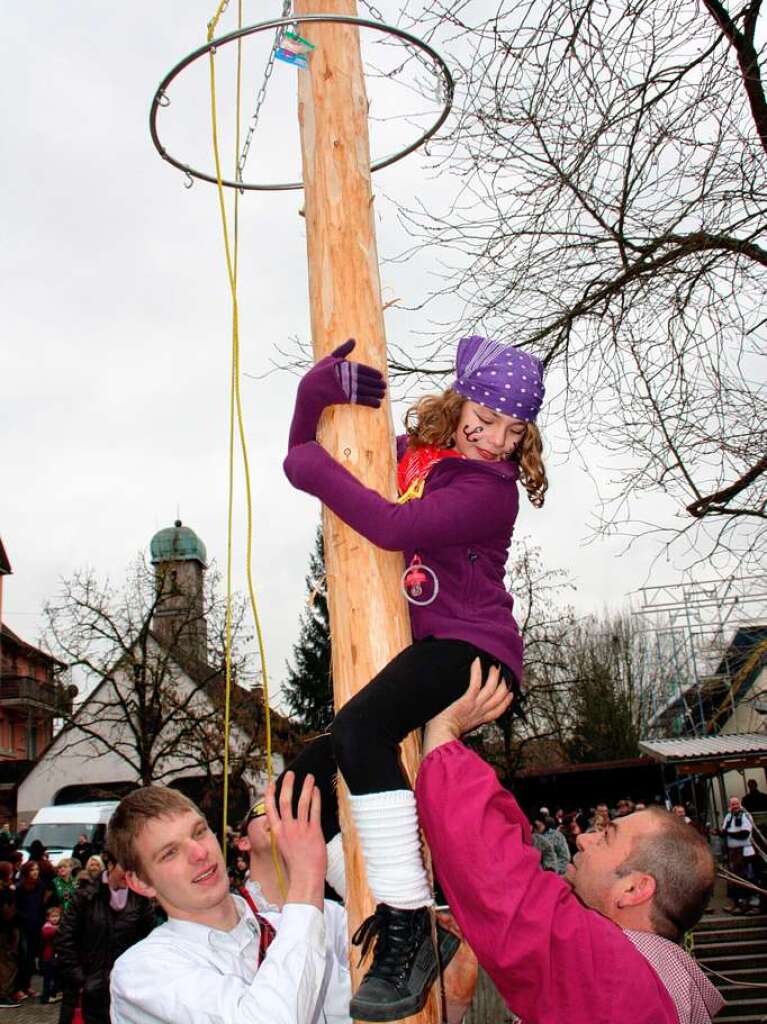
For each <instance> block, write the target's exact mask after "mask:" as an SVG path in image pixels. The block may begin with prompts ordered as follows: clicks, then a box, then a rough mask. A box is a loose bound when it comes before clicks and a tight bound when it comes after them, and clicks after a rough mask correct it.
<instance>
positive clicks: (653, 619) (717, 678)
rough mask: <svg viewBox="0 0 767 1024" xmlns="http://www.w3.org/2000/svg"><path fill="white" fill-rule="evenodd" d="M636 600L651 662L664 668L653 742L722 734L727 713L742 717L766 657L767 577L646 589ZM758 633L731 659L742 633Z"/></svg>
mask: <svg viewBox="0 0 767 1024" xmlns="http://www.w3.org/2000/svg"><path fill="white" fill-rule="evenodd" d="M629 600H630V609H631V617H632V622H633V624H634V627H635V629H636V631H637V633H638V634H639V635H640V636H641V637H642V638H643V639H644V644H645V649H646V655H647V657H649V658H652V659H654V660H655V661H656V663H657V664H658V665H660V666H663V671H662V673H661V674H660V682H659V685H658V686H657V687H656V689H655V691H654V693H653V713H652V716H651V721H650V732H651V735H654V736H662V735H676V736H683V735H694V736H697V735H706V734H708V733H710V732H713V731H717V728H718V726H719V725H720V724H721V721H722V719H723V717H724V715H725V713H726V711H727V710H731V711H734V710H735V707H736V701H737V697H738V690H739V687H740V685H741V683H742V682H743V680H744V679H745V678H746V677H747V676H748V674H749V673H750V672H751V671H752V670H753V668H754V666H755V665H756V664H757V663H758V662H759V661H760V660H761V659H763V658H764V657H765V654H767V575H760V576H731V577H729V578H726V579H712V580H702V581H687V582H683V583H672V584H666V585H664V586H654V587H641V588H640V589H639V590H636V591H634V592H633V593H632V594H631V595H630V597H629ZM759 627H761V628H762V629H763V630H764V633H765V637H764V638H763V639H761V640H760V641H759V642H758V643H755V644H754V645H752V648H753V649H749V650H746V651H745V652H743V656H742V657H738V658H733V657H731V649H732V645H733V642H734V639H735V638H736V637H737V636H739V631H742V630H747V629H749V628H752V629H756V630H758V629H759Z"/></svg>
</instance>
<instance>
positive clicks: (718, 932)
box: [694, 928, 767, 949]
mask: <svg viewBox="0 0 767 1024" xmlns="http://www.w3.org/2000/svg"><path fill="white" fill-rule="evenodd" d="M694 939H695V948H696V949H697V948H698V947H699V946H707V945H710V944H711V943H712V942H718V941H721V940H722V939H724V940H725V941H726V942H728V941H730V940H731V939H732V940H733V941H735V942H745V941H746V939H765V940H767V928H716V929H714V928H712V929H711V930H710V931H707V932H695V934H694Z"/></svg>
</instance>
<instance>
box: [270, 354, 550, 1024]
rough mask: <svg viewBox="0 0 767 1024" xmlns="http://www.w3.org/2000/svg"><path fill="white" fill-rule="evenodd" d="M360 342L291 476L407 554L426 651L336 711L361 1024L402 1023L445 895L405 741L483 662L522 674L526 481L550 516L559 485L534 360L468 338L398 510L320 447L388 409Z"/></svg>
mask: <svg viewBox="0 0 767 1024" xmlns="http://www.w3.org/2000/svg"><path fill="white" fill-rule="evenodd" d="M353 348H354V341H353V340H350V341H347V342H346V343H345V344H344V345H341V346H340V347H339V348H338V349H336V350H335V352H333V354H332V355H330V356H328V357H327V358H325V359H323V360H321V361H320V362H319V363H317V365H316V366H314V367H313V368H312V369H311V370H310V371H309V372H308V373H307V374H306V375H305V377H304V378H303V379H302V381H301V383H300V385H299V388H298V396H297V400H296V408H295V412H294V415H293V421H292V424H291V429H290V439H289V451H288V455H287V458H286V459H285V464H284V465H285V473H286V475H287V477H288V479H289V480H290V482H291V483H292V484H293V485H294V486H295V487H297V488H299V489H300V490H303V491H306V492H308V493H309V494H313V495H314V496H315V497H317V498H319V499H320V500H321V501H323V502H324V503H325V504H326V505H327V506H328V508H330V509H331V510H332V511H333V512H334V513H335V514H336V515H338V516H339V517H340V518H341V519H343V520H344V521H345V522H346V523H347V524H348V525H349V526H351V527H352V528H353V529H355V530H357V532H358V533H361V534H362V535H363V536H364V537H366V538H367V539H368V540H370V541H372V543H374V544H377V545H378V546H379V547H381V548H385V549H388V550H395V551H403V552H404V553H405V558H406V562H407V564H408V569H407V570H406V572H405V575H404V577H403V589H404V591H405V594H406V596H407V597H408V600H409V602H410V618H411V625H412V631H413V638H414V639H413V643H412V644H411V645H410V646H409V647H407V648H406V649H405V650H404V651H402V652H401V653H400V654H399V655H397V657H396V658H394V659H393V660H392V661H391V662H390V663H389V664H388V665H387V666H386V667H385V668H384V669H383V670H382V671H381V672H380V673H379V674H378V675H377V676H376V677H375V678H374V679H373V680H371V681H370V682H369V683H368V684H367V685H366V686H365V687H364V688H363V689H362V690H360V691H359V692H358V693H357V694H356V695H355V696H354V697H353V698H352V699H351V700H349V701H348V702H347V703H346V704H345V705H344V707H343V708H341V710H340V711H339V712H338V714H337V715H336V718H335V720H334V722H333V725H332V727H331V731H330V735H331V744H332V749H333V753H334V755H335V758H336V761H337V764H338V768H339V770H340V771H341V774H342V775H343V777H344V780H345V781H346V784H347V786H348V788H349V793H350V804H351V811H352V815H353V818H354V824H355V827H356V829H357V832H358V835H359V838H360V843H361V847H362V852H363V855H364V858H365V865H366V869H367V877H368V884H369V886H370V889H371V892H372V893H373V896H374V898H375V901H376V911H375V914H374V915H373V916H372V917H370V918H368V919H367V921H365V922H364V923H363V925H362V926H361V928H360V929H359V931H358V932H357V935H355V937H354V939H355V941H356V942H357V943H358V944H362V946H363V953H364V951H365V949H366V948H367V946H368V945H369V944H370V943H371V942H373V941H374V940H375V950H374V956H373V964H372V966H371V968H370V970H369V971H368V973H367V974H366V975H365V977H364V978H363V980H362V983H361V984H360V987H359V989H358V991H357V993H356V994H355V996H354V998H353V999H352V1003H351V1007H350V1013H351V1016H352V1017H353V1018H356V1019H359V1020H371V1021H388V1020H399V1019H401V1018H403V1017H407V1016H410V1015H411V1014H414V1013H417V1012H418V1011H419V1010H420V1009H421V1008H422V1007H423V1005H424V1003H425V1001H426V996H427V993H428V989H429V986H430V985H431V984H432V982H433V980H434V978H435V976H436V973H437V966H436V954H435V950H434V947H433V943H432V939H431V924H430V918H429V907H430V906H431V905H432V903H433V899H432V893H431V887H430V885H429V879H428V876H427V874H426V871H425V868H424V865H423V860H422V857H421V850H420V836H419V831H418V820H417V816H416V807H415V799H414V796H413V793H412V790H411V789H410V786H409V784H408V781H407V779H406V778H405V776H404V775H403V773H402V769H401V767H400V764H399V758H398V750H399V744H400V742H401V741H402V740H403V739H404V738H405V736H407V734H408V733H409V732H411V731H412V730H413V729H417V728H419V727H421V726H423V725H424V724H425V723H426V722H427V721H428V720H429V719H430V718H432V717H433V716H434V715H436V714H438V713H439V712H440V711H442V710H443V709H444V708H445V707H447V706H448V704H451V703H452V702H453V701H454V700H456V699H457V698H458V697H459V696H460V695H461V694H462V693H464V691H465V690H466V687H467V685H468V679H469V670H470V667H471V664H472V662H473V661H474V660H475V659H477V658H478V659H479V660H480V662H481V664H482V667H483V670H485V671H487V670H488V669H489V668H490V667H491V665H493V664H499V665H500V666H501V670H502V673H503V675H504V678H505V679H506V681H507V684H508V685H509V687H510V688H511V689H513V690H515V691H518V689H519V684H520V681H521V678H522V638H521V636H520V633H519V629H518V627H517V624H516V622H515V621H514V617H513V598H512V597H511V595H510V594H509V593H508V592H507V590H506V587H505V585H504V576H505V567H506V560H507V557H508V550H509V544H510V542H511V537H512V533H513V530H514V524H515V521H516V518H517V512H518V510H519V495H518V481H519V482H521V483H522V485H523V487H524V488H525V490H526V491H527V494H528V497H529V499H530V501H531V502H532V503H533V505H534V506H535V507H536V508H540V507H541V505H542V504H543V500H544V494H545V492H546V488H547V481H546V473H545V469H544V466H543V461H542V457H541V452H542V445H541V437H540V433H539V432H538V429H537V428H536V426H535V419H536V417H537V415H538V412H539V410H540V407H541V403H542V401H543V395H544V387H543V372H542V364H541V363H540V361H539V360H538V359H536V358H535V357H534V356H532V355H530V354H529V353H527V352H523V351H522V350H520V349H516V348H513V347H512V346H510V345H505V344H503V343H502V342H498V341H492V340H490V339H487V338H480V337H470V338H462V339H461V341H460V342H459V345H458V352H457V358H456V374H457V375H456V379H455V381H454V382H453V384H452V386H451V387H450V388H449V389H448V390H447V391H445V392H444V393H443V394H441V395H434V396H429V397H426V398H423V399H421V400H420V401H419V402H418V403H417V404H416V405H415V406H414V407H413V408H411V409H410V410H409V412H408V414H407V416H406V421H405V422H406V428H407V434H406V435H405V436H404V437H401V438H399V439H398V455H399V459H400V461H399V468H398V484H399V488H400V492H401V495H400V499H399V501H397V502H391V501H388V500H386V499H385V498H383V497H382V496H381V495H380V494H378V493H376V492H375V491H372V490H370V489H369V488H367V487H365V486H364V485H363V484H361V483H360V482H359V481H358V480H357V479H356V478H355V477H354V476H353V475H352V474H351V473H349V472H347V470H346V469H344V468H343V466H341V465H340V464H339V463H337V462H336V461H335V460H334V459H333V458H332V457H331V456H330V455H329V454H328V453H327V452H326V451H325V450H324V448H322V447H321V446H320V445H319V444H318V443H317V442H316V440H315V434H316V429H317V424H318V423H319V419H320V416H321V414H322V412H323V410H324V409H325V408H326V407H328V406H329V405H334V404H344V403H355V404H360V405H368V406H371V407H374V408H375V407H378V406H379V405H380V404H381V400H382V398H383V395H384V393H385V383H384V378H383V376H382V374H381V373H379V372H378V371H377V370H375V369H374V368H372V367H368V366H364V365H362V364H360V363H355V362H351V361H348V360H347V359H346V356H348V355H349V354H350V352H351V351H352V349H353Z"/></svg>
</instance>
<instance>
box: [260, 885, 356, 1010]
mask: <svg viewBox="0 0 767 1024" xmlns="http://www.w3.org/2000/svg"><path fill="white" fill-rule="evenodd" d="M245 884H246V886H247V889H248V892H249V893H250V896H251V899H252V900H253V902H254V904H255V906H256V909H257V910H258V912H259V914H263V915H264V917H265V918H266V920H267V921H268V922H269V924H271V925H272V927H273V928H274V930H275V931H276V932H277V934H278V935H279V934H280V929H281V928H282V927H283V926H282V914H281V913H280V910H279V908H278V907H276V906H275V905H274V904H273V903H270V902H269V901H268V900H267V898H266V897H265V896H264V893H263V890H262V889H261V886H260V885H259V884H258V882H254V881H249V882H246V883H245ZM288 905H289V904H288ZM325 933H326V935H327V949H326V952H325V976H324V978H323V982H322V995H321V997H320V1005H319V1006H318V1008H317V1013H316V1015H315V1017H314V1018H313V1021H312V1024H351V1017H350V1016H349V1002H350V1001H351V998H352V981H351V975H350V973H349V925H348V922H347V919H346V911H345V910H344V908H343V907H342V906H341V904H340V903H335V902H334V901H333V900H325Z"/></svg>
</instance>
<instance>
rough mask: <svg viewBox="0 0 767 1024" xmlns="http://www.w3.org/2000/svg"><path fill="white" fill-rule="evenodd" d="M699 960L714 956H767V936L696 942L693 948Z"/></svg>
mask: <svg viewBox="0 0 767 1024" xmlns="http://www.w3.org/2000/svg"><path fill="white" fill-rule="evenodd" d="M693 952H694V954H695V958H696V959H697V960H709V959H711V958H712V957H722V956H742V957H747V958H749V959H750V958H751V957H752V956H767V938H763V939H745V940H741V938H740V936H738V937H737V940H735V941H733V940H731V939H730V940H724V941H720V942H708V943H703V942H696V943H695V947H694V949H693Z"/></svg>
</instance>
